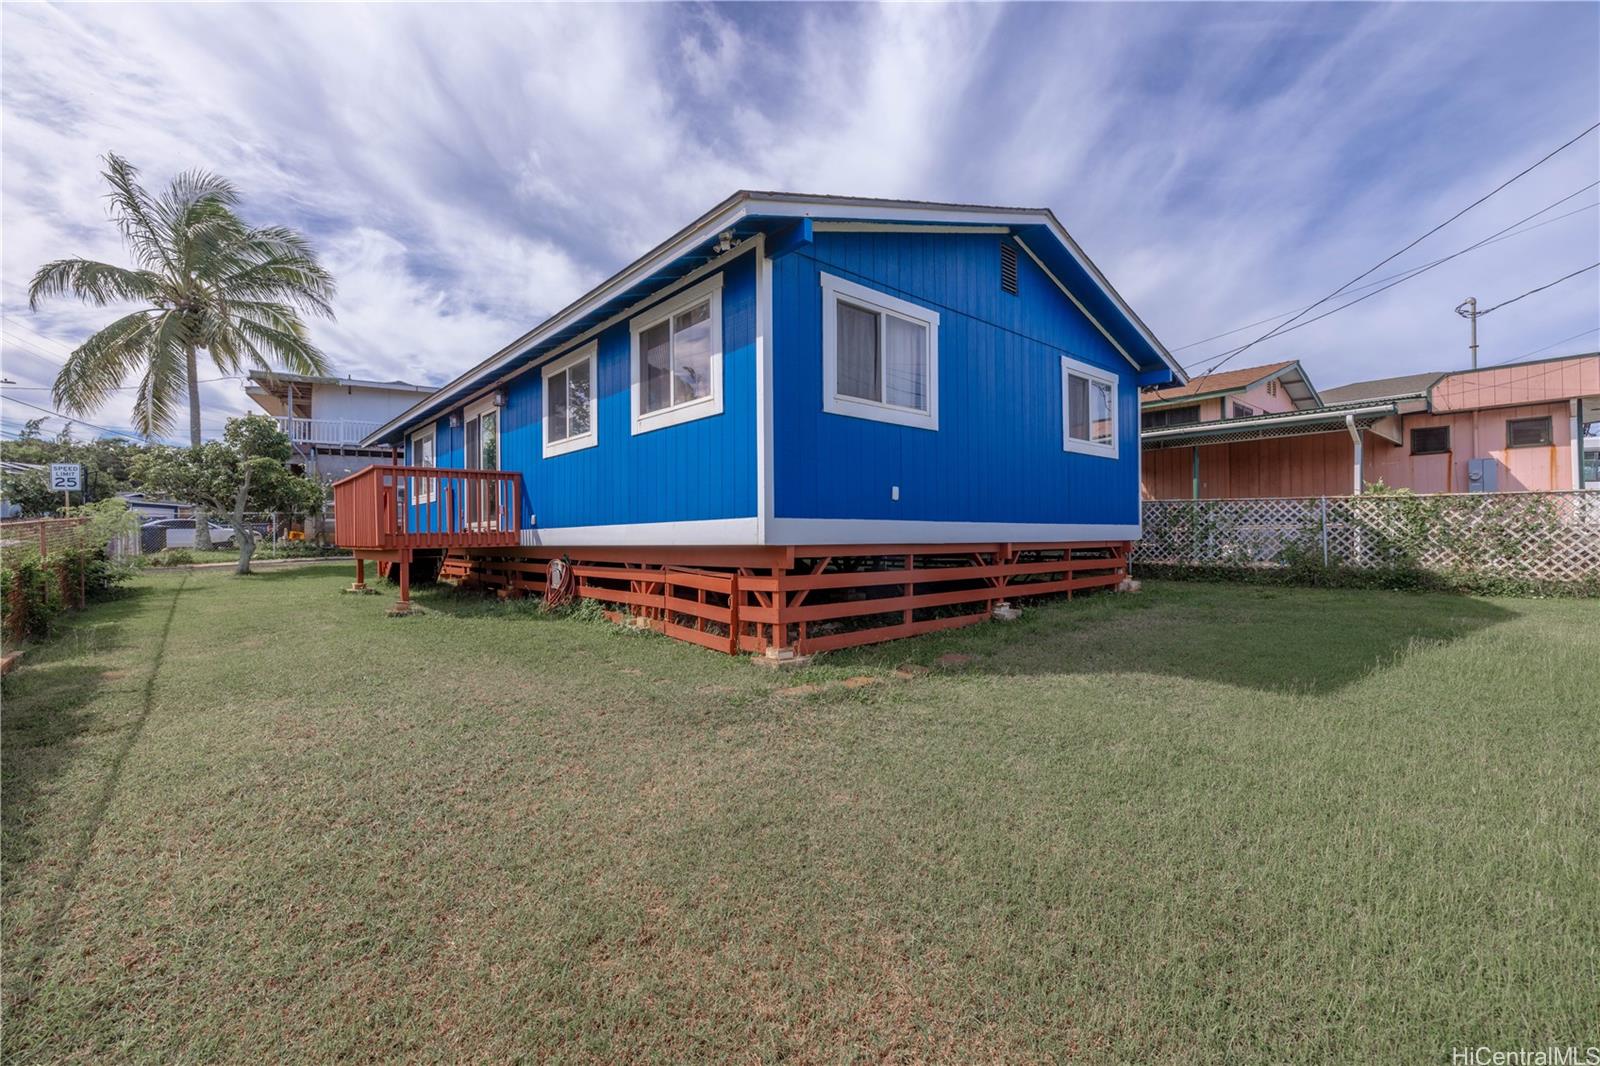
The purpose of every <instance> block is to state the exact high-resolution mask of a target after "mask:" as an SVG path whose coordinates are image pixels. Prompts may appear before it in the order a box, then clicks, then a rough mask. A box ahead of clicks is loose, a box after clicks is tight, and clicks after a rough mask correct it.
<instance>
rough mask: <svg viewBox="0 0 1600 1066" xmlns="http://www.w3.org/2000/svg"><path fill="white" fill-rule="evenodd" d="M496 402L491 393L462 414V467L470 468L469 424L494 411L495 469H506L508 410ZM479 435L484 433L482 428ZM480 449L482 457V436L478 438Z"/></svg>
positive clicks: (470, 405) (468, 407)
mask: <svg viewBox="0 0 1600 1066" xmlns="http://www.w3.org/2000/svg"><path fill="white" fill-rule="evenodd" d="M494 401H495V394H494V393H492V392H491V393H490V394H489V395H487V396H485V397H484V398H483V399H481V400H479V401H477V402H476V403H472V404H469V405H467V408H466V409H465V410H464V411H463V412H462V415H461V465H462V466H469V465H470V464H469V463H468V461H467V423H468V422H470V421H472V420H473V419H474V418H477V417H478V416H479V415H481V414H483V413H484V412H485V411H494V412H495V416H494V458H495V463H496V464H497V465H496V466H495V467H494V469H496V470H504V469H505V468H506V448H505V444H506V442H505V422H506V409H505V406H504V405H503V404H498V403H495V402H494ZM479 433H480V434H481V433H482V429H481V427H480V429H479ZM478 449H479V454H480V456H481V454H482V449H483V438H482V437H481V436H480V437H479V438H478ZM480 461H481V460H480Z"/></svg>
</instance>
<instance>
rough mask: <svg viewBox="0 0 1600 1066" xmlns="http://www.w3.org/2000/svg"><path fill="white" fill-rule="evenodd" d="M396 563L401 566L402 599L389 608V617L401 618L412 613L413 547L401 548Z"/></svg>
mask: <svg viewBox="0 0 1600 1066" xmlns="http://www.w3.org/2000/svg"><path fill="white" fill-rule="evenodd" d="M394 565H395V566H397V567H399V568H400V599H399V600H398V601H396V603H395V605H394V606H393V607H391V608H389V617H391V618H399V617H403V616H405V615H408V614H410V613H411V549H410V548H401V549H400V551H399V552H398V553H397V557H396V559H395V562H394Z"/></svg>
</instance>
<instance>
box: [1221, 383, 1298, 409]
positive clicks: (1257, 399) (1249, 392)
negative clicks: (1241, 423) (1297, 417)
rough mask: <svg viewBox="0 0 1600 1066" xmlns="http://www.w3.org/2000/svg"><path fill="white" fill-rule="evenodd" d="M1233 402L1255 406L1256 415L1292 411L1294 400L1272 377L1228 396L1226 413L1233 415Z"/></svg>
mask: <svg viewBox="0 0 1600 1066" xmlns="http://www.w3.org/2000/svg"><path fill="white" fill-rule="evenodd" d="M1235 403H1244V404H1249V405H1250V406H1251V407H1253V408H1255V411H1256V414H1258V415H1271V414H1278V413H1280V412H1282V411H1293V410H1294V401H1293V400H1291V399H1289V394H1288V393H1287V392H1285V391H1284V390H1283V386H1282V384H1280V383H1279V382H1278V380H1277V379H1276V378H1274V379H1273V380H1272V381H1270V382H1266V381H1264V382H1262V383H1261V384H1259V385H1256V386H1253V387H1252V388H1249V389H1246V390H1245V391H1244V392H1242V393H1239V394H1238V395H1235V396H1229V397H1228V415H1229V416H1230V417H1232V416H1233V405H1234V404H1235Z"/></svg>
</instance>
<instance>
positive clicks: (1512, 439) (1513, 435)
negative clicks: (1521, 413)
mask: <svg viewBox="0 0 1600 1066" xmlns="http://www.w3.org/2000/svg"><path fill="white" fill-rule="evenodd" d="M1550 440H1551V437H1550V416H1549V415H1546V416H1544V417H1543V418H1512V419H1508V420H1507V421H1506V447H1507V448H1531V447H1533V446H1535V445H1538V444H1549V443H1550Z"/></svg>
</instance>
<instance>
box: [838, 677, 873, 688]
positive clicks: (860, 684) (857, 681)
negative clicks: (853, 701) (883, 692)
mask: <svg viewBox="0 0 1600 1066" xmlns="http://www.w3.org/2000/svg"><path fill="white" fill-rule="evenodd" d="M882 683H883V678H881V677H872V676H871V675H868V674H862V675H861V676H860V677H847V678H845V679H844V680H843V681H842V682H840V684H842V685H844V687H845V688H866V687H867V686H868V685H880V684H882Z"/></svg>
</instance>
